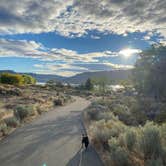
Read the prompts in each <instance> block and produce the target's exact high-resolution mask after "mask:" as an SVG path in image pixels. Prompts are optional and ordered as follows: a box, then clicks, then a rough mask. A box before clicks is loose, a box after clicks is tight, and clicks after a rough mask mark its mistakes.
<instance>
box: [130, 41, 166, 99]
mask: <svg viewBox="0 0 166 166" xmlns="http://www.w3.org/2000/svg"><path fill="white" fill-rule="evenodd" d="M165 71H166V47H165V46H163V45H161V44H158V45H153V46H152V47H151V48H150V49H148V50H145V51H143V52H142V53H141V54H140V57H139V58H138V60H137V62H136V64H135V68H134V70H133V80H134V84H135V88H136V89H137V91H138V92H140V93H143V94H145V95H151V96H154V97H155V98H156V99H157V100H161V99H166V86H165V82H166V74H165Z"/></svg>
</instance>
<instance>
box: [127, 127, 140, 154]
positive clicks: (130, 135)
mask: <svg viewBox="0 0 166 166" xmlns="http://www.w3.org/2000/svg"><path fill="white" fill-rule="evenodd" d="M136 142H137V138H136V132H134V130H131V129H129V130H127V132H126V134H125V143H126V146H127V148H128V150H129V151H132V150H133V149H134V146H135V144H136Z"/></svg>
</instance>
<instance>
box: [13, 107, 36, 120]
mask: <svg viewBox="0 0 166 166" xmlns="http://www.w3.org/2000/svg"><path fill="white" fill-rule="evenodd" d="M35 113H36V110H35V108H34V107H33V106H26V105H20V106H17V107H16V108H15V116H16V117H17V118H18V119H20V120H23V119H25V118H27V117H29V116H33V115H35Z"/></svg>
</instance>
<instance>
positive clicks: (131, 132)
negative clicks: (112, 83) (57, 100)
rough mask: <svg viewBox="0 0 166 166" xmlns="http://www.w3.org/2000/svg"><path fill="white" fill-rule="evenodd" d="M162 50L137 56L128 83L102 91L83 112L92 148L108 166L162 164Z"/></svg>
mask: <svg viewBox="0 0 166 166" xmlns="http://www.w3.org/2000/svg"><path fill="white" fill-rule="evenodd" d="M165 54H166V47H164V46H162V45H155V46H152V48H151V49H149V50H146V51H144V52H142V53H141V55H140V58H139V59H138V60H137V62H136V65H135V68H134V70H133V77H132V80H129V82H130V84H125V85H124V89H121V90H119V91H109V92H107V91H105V93H101V96H102V97H101V98H99V99H97V100H95V101H94V102H93V103H92V105H91V106H90V107H89V108H88V109H87V110H86V111H85V113H84V119H85V121H86V124H87V127H88V132H89V135H90V137H91V140H92V143H93V145H94V147H95V148H96V149H97V151H98V152H99V154H100V155H101V157H102V159H103V161H104V163H105V165H108V166H110V165H111V166H133V165H134V166H164V165H166V157H165V156H166V109H165V108H166V86H165V82H166V77H165V74H164V72H165V71H166V56H165Z"/></svg>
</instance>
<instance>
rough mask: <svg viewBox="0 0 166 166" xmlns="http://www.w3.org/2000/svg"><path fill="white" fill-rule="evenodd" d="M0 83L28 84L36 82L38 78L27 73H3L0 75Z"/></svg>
mask: <svg viewBox="0 0 166 166" xmlns="http://www.w3.org/2000/svg"><path fill="white" fill-rule="evenodd" d="M0 83H2V84H11V85H28V84H35V83H36V79H35V78H33V77H32V76H30V75H26V74H12V73H2V74H1V75H0Z"/></svg>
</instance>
